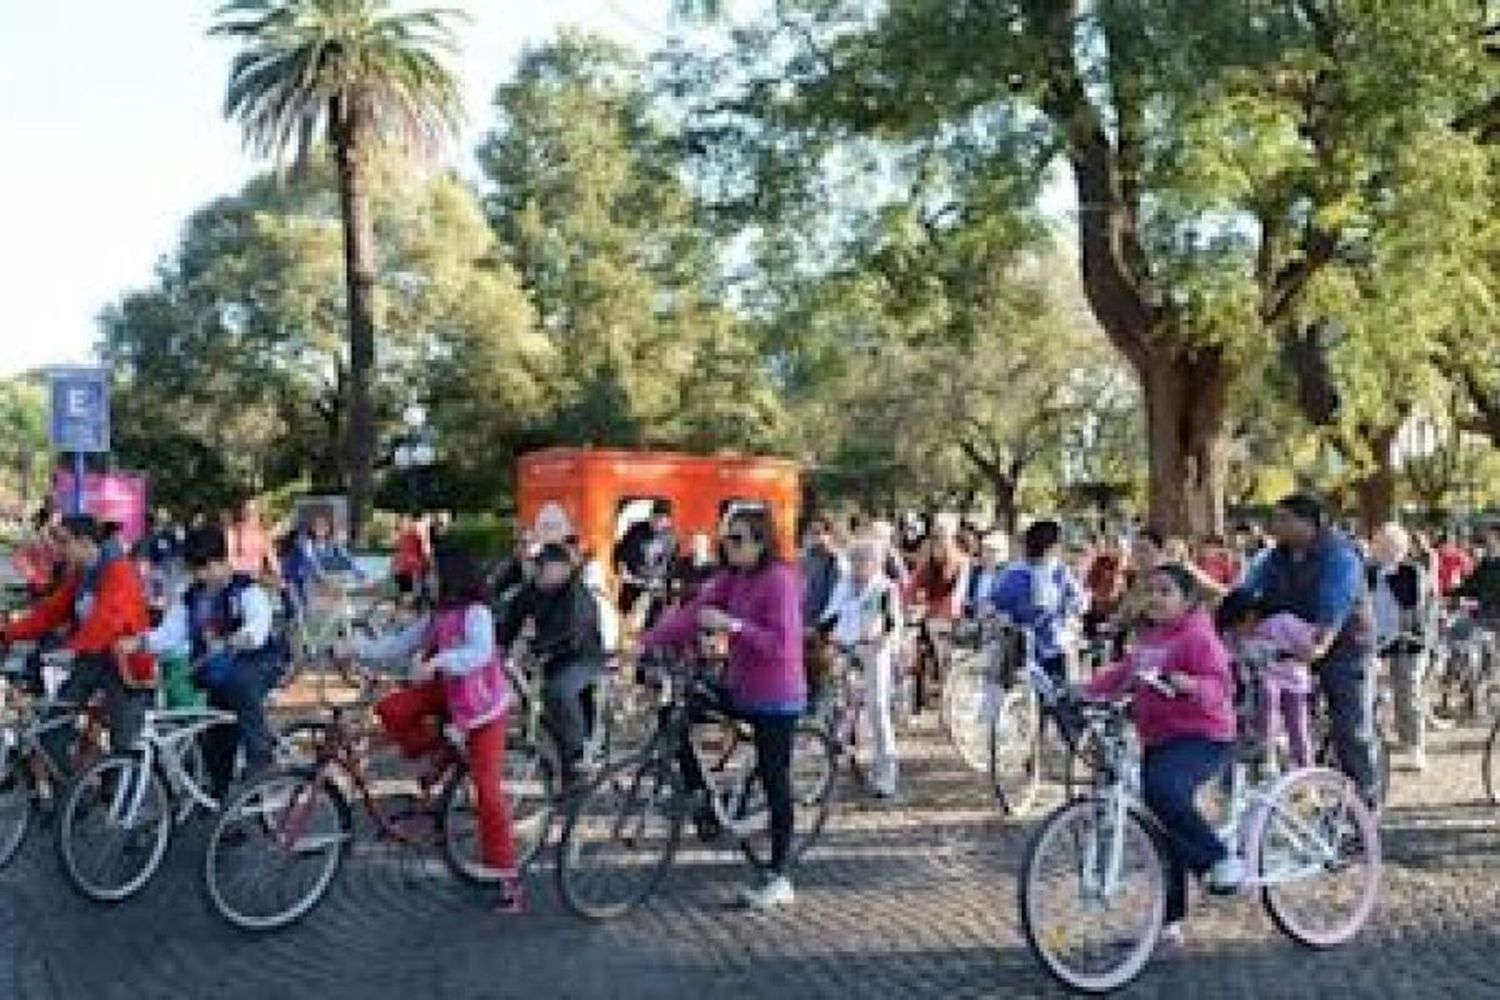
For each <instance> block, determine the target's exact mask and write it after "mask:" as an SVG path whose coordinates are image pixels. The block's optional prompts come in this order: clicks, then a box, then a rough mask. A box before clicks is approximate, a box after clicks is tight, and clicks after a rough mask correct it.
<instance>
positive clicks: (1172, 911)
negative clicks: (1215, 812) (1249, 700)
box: [1141, 736, 1234, 923]
mask: <svg viewBox="0 0 1500 1000" xmlns="http://www.w3.org/2000/svg"><path fill="white" fill-rule="evenodd" d="M1233 746H1234V745H1233V744H1232V743H1218V742H1215V741H1213V740H1206V739H1202V738H1201V737H1196V736H1184V737H1179V738H1178V739H1175V740H1169V741H1168V742H1166V743H1162V744H1160V745H1158V746H1154V747H1148V748H1147V749H1146V752H1145V755H1144V757H1143V758H1142V761H1141V798H1142V800H1143V801H1144V802H1145V803H1146V808H1148V809H1150V810H1151V813H1152V815H1154V816H1155V817H1156V819H1157V822H1159V823H1160V824H1161V827H1162V834H1163V837H1162V848H1163V854H1164V855H1165V856H1166V861H1167V922H1168V923H1173V922H1176V921H1178V920H1181V919H1182V918H1183V917H1184V916H1186V915H1187V873H1188V872H1192V873H1193V874H1194V875H1202V874H1203V873H1204V872H1206V871H1208V869H1209V868H1211V867H1213V865H1215V864H1217V863H1218V862H1219V861H1222V860H1223V859H1224V858H1225V857H1226V856H1227V855H1228V853H1229V852H1228V851H1227V850H1226V849H1225V847H1224V844H1223V842H1222V841H1220V840H1219V835H1218V834H1217V833H1215V832H1214V828H1213V827H1212V826H1210V825H1209V823H1208V820H1206V819H1204V818H1203V814H1202V813H1201V812H1199V811H1198V804H1197V797H1198V790H1199V789H1200V788H1202V787H1203V786H1204V785H1206V784H1208V783H1209V782H1210V781H1212V780H1213V779H1214V778H1215V777H1217V776H1218V775H1219V774H1220V773H1221V772H1222V771H1223V770H1224V766H1225V765H1226V764H1227V763H1228V762H1229V756H1230V752H1231V750H1232V749H1233Z"/></svg>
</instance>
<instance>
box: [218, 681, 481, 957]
mask: <svg viewBox="0 0 1500 1000" xmlns="http://www.w3.org/2000/svg"><path fill="white" fill-rule="evenodd" d="M375 683H376V682H375V679H374V678H373V676H372V675H366V677H365V678H364V684H365V687H366V689H367V690H373V689H374V687H375ZM351 714H354V715H357V716H358V718H359V721H351V718H350V716H351ZM316 725H317V726H318V729H317V730H316V731H317V733H318V734H319V736H320V739H319V742H318V744H317V746H316V749H315V753H314V759H313V762H312V764H310V765H307V766H293V767H289V768H283V769H280V770H277V771H273V772H272V773H270V774H268V775H266V776H265V777H263V778H262V779H261V780H259V781H258V782H255V783H254V784H251V785H249V786H248V787H246V788H245V789H243V790H242V791H241V792H240V793H239V794H238V795H237V796H236V797H234V798H233V799H231V800H230V802H229V803H228V804H227V805H226V806H225V808H224V809H223V811H222V812H221V813H220V815H219V820H218V822H217V824H216V825H215V826H214V830H213V832H212V834H211V835H210V836H209V841H208V850H207V852H206V853H205V856H204V869H203V874H204V887H205V890H206V891H207V894H208V897H209V900H210V901H211V902H212V903H213V906H214V909H215V910H216V911H218V913H219V915H220V916H222V917H223V918H224V919H225V920H227V921H229V922H230V923H231V924H233V925H235V926H236V927H239V928H241V929H243V930H249V931H271V930H277V929H280V928H282V927H286V926H288V925H290V924H292V923H295V922H296V921H298V920H300V919H301V918H302V917H304V916H306V915H307V914H308V913H309V912H311V911H312V909H313V908H314V907H315V906H317V904H318V903H319V902H320V901H321V900H322V898H323V897H324V895H325V894H326V893H327V891H328V889H329V887H330V886H331V885H332V884H333V879H334V877H335V876H336V875H337V874H338V870H339V867H340V866H341V865H342V864H343V861H344V858H345V856H346V855H347V854H348V853H349V852H350V851H352V849H353V846H354V842H355V826H354V811H353V808H352V805H351V803H350V796H351V795H353V796H356V797H357V802H358V804H359V805H360V806H362V807H363V810H364V812H365V815H366V816H367V817H368V818H369V819H370V821H371V823H372V824H373V825H374V826H375V829H376V831H377V833H378V835H379V836H380V837H382V838H385V839H387V840H391V841H394V842H396V843H398V844H401V845H404V846H408V847H414V848H419V849H433V848H435V849H436V850H437V851H438V852H439V853H440V854H441V856H442V859H443V862H444V864H445V865H446V867H447V868H448V870H449V872H451V873H452V874H453V876H454V877H455V878H457V879H459V880H460V881H462V882H465V883H478V882H481V881H483V880H484V876H483V875H482V874H481V870H482V865H481V864H480V862H479V860H478V859H477V858H476V857H474V856H472V855H471V854H470V853H469V852H468V851H467V849H466V845H468V844H470V843H472V842H473V841H474V840H475V839H476V838H474V837H472V836H468V835H466V834H465V829H464V828H465V820H464V819H463V818H462V812H463V809H464V807H465V806H464V804H465V803H466V802H467V801H468V798H467V797H468V796H469V794H470V791H469V786H470V785H471V782H470V780H469V768H468V764H467V762H466V760H465V759H464V754H463V748H462V747H461V746H460V745H459V744H458V743H457V742H456V741H455V739H454V738H453V736H452V735H451V734H450V733H449V732H448V731H447V730H446V729H445V730H444V741H443V745H442V747H441V749H440V750H438V751H437V752H436V753H435V754H434V755H433V756H432V757H431V758H430V759H429V760H428V761H427V762H426V763H427V765H428V768H429V770H428V772H427V777H426V779H424V780H421V781H419V788H418V793H417V796H416V799H417V801H416V803H415V805H414V806H409V807H407V808H388V807H386V806H384V805H382V804H381V802H380V796H379V795H378V794H377V789H376V780H375V779H376V777H377V776H376V775H374V774H373V773H372V768H371V766H370V765H371V762H372V754H371V744H372V742H373V739H374V737H375V735H376V734H375V732H374V726H373V725H372V724H371V723H370V722H369V721H368V712H367V711H365V710H364V709H362V708H360V709H357V711H356V712H355V713H350V712H349V711H348V710H347V709H346V708H345V707H343V706H337V707H334V708H333V709H332V711H331V717H330V718H329V719H328V720H326V721H323V722H321V723H317V724H316ZM433 789H439V791H438V794H437V795H436V796H433V795H432V790H433ZM424 827H425V828H426V829H425V830H424V829H423V828H424ZM284 875H285V876H287V879H286V881H285V882H284V883H282V882H280V881H278V880H280V879H281V877H282V876H284ZM272 882H277V884H276V885H275V886H273V887H272V888H271V889H270V891H269V892H268V893H266V895H267V896H268V897H269V898H268V899H262V898H260V896H259V895H258V893H257V891H256V890H258V889H260V888H261V887H263V886H267V885H270V884H271V883H272Z"/></svg>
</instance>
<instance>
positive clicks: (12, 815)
mask: <svg viewBox="0 0 1500 1000" xmlns="http://www.w3.org/2000/svg"><path fill="white" fill-rule="evenodd" d="M21 656H22V657H24V652H23V653H21ZM26 674H27V668H26V666H25V664H24V662H21V661H20V660H19V659H15V660H9V661H7V662H6V664H5V666H4V668H3V670H0V868H4V867H5V866H6V865H8V864H10V862H11V861H12V859H14V858H15V856H16V855H17V854H18V853H19V852H20V850H21V845H22V844H24V843H25V842H26V835H27V833H28V832H30V830H31V827H32V825H33V824H34V822H35V820H36V818H37V816H38V815H39V814H46V813H49V812H53V811H55V809H56V808H57V800H58V798H59V796H60V795H61V794H62V793H63V792H64V791H65V790H66V788H67V785H68V775H69V774H70V773H73V772H76V771H78V770H80V769H82V768H84V767H87V766H88V765H89V764H91V763H92V762H93V761H94V760H95V759H97V758H98V757H99V755H100V754H102V753H103V751H104V722H103V720H102V719H101V718H100V715H99V713H98V712H97V711H95V710H92V709H88V708H85V709H82V710H79V709H77V706H74V705H72V704H71V703H69V702H63V701H59V700H57V699H55V698H49V697H47V696H46V695H42V696H40V697H37V696H34V695H33V694H32V693H31V692H29V691H28V690H27V689H26V685H25V683H24V678H25V677H26ZM64 709H71V710H73V716H74V718H73V719H72V720H70V719H69V716H68V714H67V713H66V712H64V711H63V710H64ZM80 716H81V721H82V723H83V724H82V725H81V726H79V727H77V732H78V734H79V735H78V739H77V745H76V747H75V749H74V752H73V756H72V758H71V760H70V761H69V765H70V766H69V767H68V769H67V770H64V769H63V768H60V767H59V766H58V765H57V763H56V761H54V760H53V759H52V755H51V754H49V753H48V752H47V751H46V749H44V747H43V745H42V741H43V739H44V738H45V737H46V735H47V734H48V733H50V732H52V731H54V730H56V729H60V728H62V727H63V726H65V725H67V724H68V722H69V721H74V722H77V721H79V717H80Z"/></svg>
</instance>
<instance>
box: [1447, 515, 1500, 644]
mask: <svg viewBox="0 0 1500 1000" xmlns="http://www.w3.org/2000/svg"><path fill="white" fill-rule="evenodd" d="M1453 595H1454V596H1455V597H1466V598H1468V599H1469V600H1472V601H1477V602H1478V603H1479V619H1480V621H1482V622H1484V623H1485V624H1487V625H1490V626H1494V625H1497V624H1500V524H1492V525H1490V526H1489V527H1488V528H1486V529H1485V532H1484V552H1483V554H1482V555H1481V556H1480V557H1479V563H1478V565H1476V566H1475V567H1474V572H1472V573H1470V574H1469V578H1468V579H1467V580H1465V581H1464V582H1463V583H1461V584H1459V586H1458V589H1457V590H1455V591H1453Z"/></svg>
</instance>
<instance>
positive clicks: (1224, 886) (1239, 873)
mask: <svg viewBox="0 0 1500 1000" xmlns="http://www.w3.org/2000/svg"><path fill="white" fill-rule="evenodd" d="M1244 882H1245V862H1244V861H1242V860H1241V859H1239V858H1233V857H1230V858H1225V859H1224V860H1223V861H1219V862H1217V863H1216V864H1215V865H1214V866H1213V867H1212V868H1210V869H1209V870H1208V879H1207V884H1208V891H1209V892H1211V893H1213V894H1214V895H1215V896H1232V895H1234V894H1235V893H1237V892H1239V891H1240V886H1241V885H1243V884H1244Z"/></svg>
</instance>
